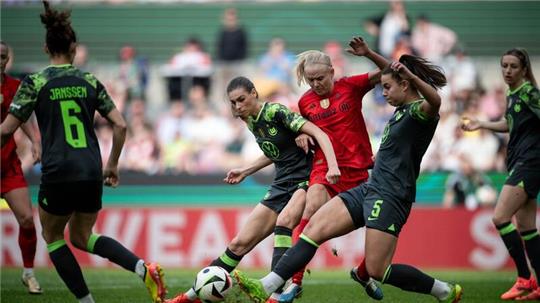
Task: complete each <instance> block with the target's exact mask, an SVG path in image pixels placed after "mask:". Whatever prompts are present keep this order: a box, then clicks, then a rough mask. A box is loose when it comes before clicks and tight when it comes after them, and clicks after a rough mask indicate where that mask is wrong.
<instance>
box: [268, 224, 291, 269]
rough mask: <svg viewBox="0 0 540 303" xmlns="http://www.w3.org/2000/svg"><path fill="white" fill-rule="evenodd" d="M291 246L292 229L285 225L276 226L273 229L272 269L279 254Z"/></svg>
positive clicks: (279, 256) (279, 257) (281, 254)
mask: <svg viewBox="0 0 540 303" xmlns="http://www.w3.org/2000/svg"><path fill="white" fill-rule="evenodd" d="M291 246H292V230H291V229H290V228H287V227H285V226H276V228H275V229H274V254H273V255H272V267H271V269H272V270H273V269H274V268H275V267H276V264H277V263H278V261H279V259H281V256H283V254H284V253H285V252H286V251H287V249H289V248H291Z"/></svg>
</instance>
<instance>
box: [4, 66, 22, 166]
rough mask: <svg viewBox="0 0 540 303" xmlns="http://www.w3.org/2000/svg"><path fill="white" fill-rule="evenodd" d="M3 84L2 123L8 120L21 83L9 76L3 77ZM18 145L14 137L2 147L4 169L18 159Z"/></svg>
mask: <svg viewBox="0 0 540 303" xmlns="http://www.w3.org/2000/svg"><path fill="white" fill-rule="evenodd" d="M3 80H4V81H3V82H2V85H1V86H0V90H1V91H2V100H0V101H1V105H2V107H1V110H2V122H4V120H5V119H6V117H7V115H8V113H9V105H10V104H11V101H12V100H13V97H14V96H15V93H16V92H17V89H18V88H19V84H20V83H21V81H19V80H17V79H15V78H11V77H9V76H8V75H6V74H4V75H3ZM16 150H17V145H15V139H13V136H12V137H11V138H10V139H9V141H8V142H7V143H6V145H4V147H2V163H1V165H2V167H7V166H5V165H7V163H9V162H10V161H12V159H13V157H15V158H16V157H17V152H16Z"/></svg>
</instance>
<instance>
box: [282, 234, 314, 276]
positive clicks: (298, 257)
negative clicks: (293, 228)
mask: <svg viewBox="0 0 540 303" xmlns="http://www.w3.org/2000/svg"><path fill="white" fill-rule="evenodd" d="M318 248H319V244H317V243H315V241H313V240H311V239H310V238H308V237H307V236H306V235H304V234H301V235H300V239H298V242H296V244H295V245H294V246H293V247H291V248H289V249H288V250H287V252H285V254H284V255H283V256H282V257H281V259H279V262H278V263H277V264H276V266H275V268H274V269H273V270H272V271H273V272H275V273H276V274H278V275H279V276H280V277H281V278H283V280H285V281H286V280H288V279H289V278H290V277H292V276H293V275H294V273H296V272H297V271H298V270H300V269H301V268H302V267H304V266H305V265H307V264H308V263H309V261H311V259H313V256H314V255H315V253H316V252H317V249H318Z"/></svg>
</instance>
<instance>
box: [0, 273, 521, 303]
mask: <svg viewBox="0 0 540 303" xmlns="http://www.w3.org/2000/svg"><path fill="white" fill-rule="evenodd" d="M83 273H84V276H85V279H86V281H87V283H88V286H89V288H90V291H91V292H92V295H93V296H94V299H95V300H96V302H99V303H123V302H126V303H138V302H141V303H142V302H150V299H149V296H148V294H147V293H146V289H145V288H144V285H143V283H142V282H141V281H140V280H139V278H138V277H137V276H136V275H135V274H133V273H130V272H127V271H124V270H121V269H116V268H115V269H83ZM195 273H196V271H195V270H178V269H174V270H167V269H165V279H166V283H167V286H168V289H169V296H172V295H173V294H175V293H177V292H180V291H184V290H186V289H187V288H188V287H190V286H191V284H192V282H193V279H194V277H195ZM249 273H250V275H252V276H253V277H262V276H263V275H264V272H262V271H250V272H249ZM429 273H430V274H432V275H433V276H435V277H437V278H440V279H442V280H445V281H451V282H459V283H460V284H461V285H462V286H463V288H464V297H463V300H462V302H471V303H473V302H478V303H480V302H481V303H488V302H503V301H501V300H499V299H498V298H499V295H500V294H501V293H502V292H503V291H505V290H506V289H508V288H509V287H510V286H511V285H512V283H513V282H514V279H515V273H514V272H472V271H430V272H429ZM20 274H21V270H20V269H15V268H2V271H1V299H0V302H3V303H15V302H16V303H27V302H28V303H30V302H39V303H64V302H66V303H67V302H74V303H76V302H77V301H76V300H75V297H73V296H72V295H71V293H70V292H69V291H68V290H67V288H66V287H65V286H64V284H63V283H62V281H61V280H60V278H59V277H58V275H57V274H56V272H55V271H54V269H52V268H51V269H38V270H37V271H36V275H37V277H38V278H39V281H40V283H41V285H42V287H43V289H44V294H43V295H39V296H36V295H29V294H27V293H26V290H25V288H23V286H22V284H21V282H20ZM383 291H384V299H383V301H382V302H411V303H423V302H437V301H436V300H435V299H434V298H432V297H431V296H427V295H419V294H414V293H407V292H404V291H401V290H399V289H397V288H394V287H392V286H388V285H384V286H383ZM225 302H226V303H243V302H250V301H249V299H248V298H247V297H246V296H245V295H244V294H243V293H241V292H240V291H239V290H238V289H236V287H235V288H234V289H232V290H231V292H230V293H229V295H228V297H227V300H226V301H225ZM295 302H298V303H317V302H336V303H338V302H339V303H342V302H343V303H345V302H377V301H374V300H371V299H369V297H367V296H366V294H365V293H364V291H363V289H361V288H360V287H359V286H358V285H357V284H355V283H354V282H353V281H352V280H351V279H349V277H348V272H347V271H320V270H312V272H311V274H309V275H308V274H306V278H305V285H304V295H303V296H302V298H301V299H299V300H297V301H295Z"/></svg>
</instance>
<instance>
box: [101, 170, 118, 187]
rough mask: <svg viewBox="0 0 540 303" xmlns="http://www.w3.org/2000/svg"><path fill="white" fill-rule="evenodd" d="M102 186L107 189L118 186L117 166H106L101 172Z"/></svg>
mask: <svg viewBox="0 0 540 303" xmlns="http://www.w3.org/2000/svg"><path fill="white" fill-rule="evenodd" d="M103 184H105V186H109V187H117V186H118V185H119V184H120V177H119V175H118V166H116V165H115V166H111V165H107V167H105V169H104V170H103Z"/></svg>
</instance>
